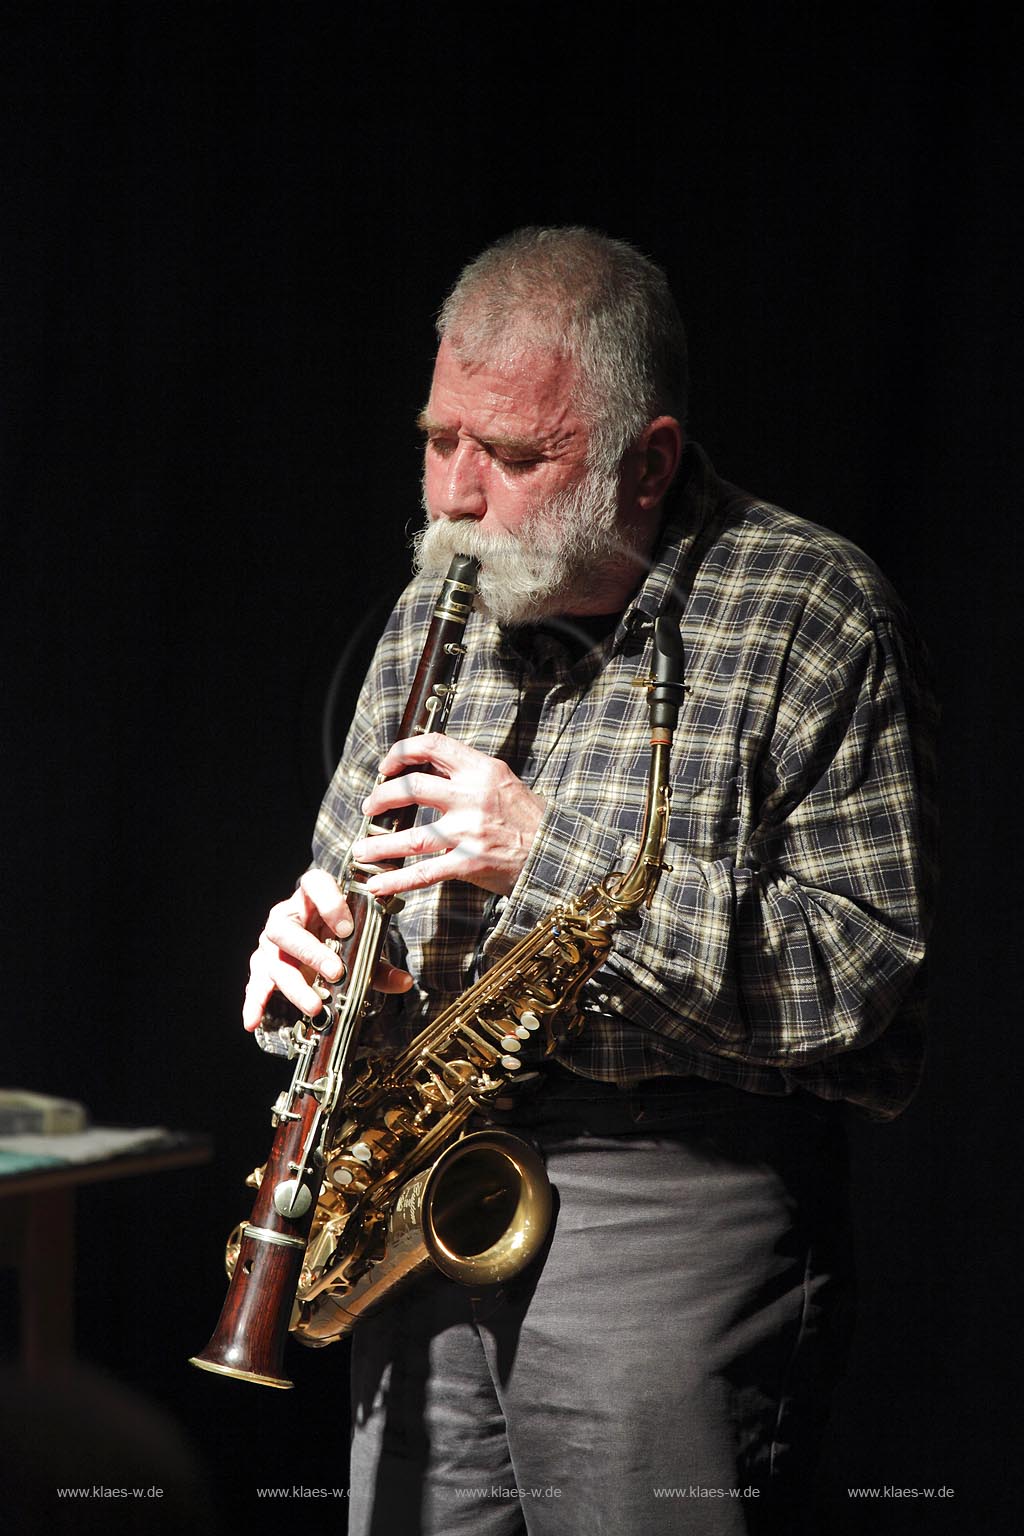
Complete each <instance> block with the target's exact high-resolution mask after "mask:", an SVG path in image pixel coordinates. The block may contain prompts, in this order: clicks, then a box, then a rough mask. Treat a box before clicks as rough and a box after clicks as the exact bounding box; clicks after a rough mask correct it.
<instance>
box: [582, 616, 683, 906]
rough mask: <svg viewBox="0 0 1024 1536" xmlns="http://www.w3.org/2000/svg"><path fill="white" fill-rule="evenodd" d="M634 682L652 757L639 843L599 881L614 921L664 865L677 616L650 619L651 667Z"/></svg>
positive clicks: (676, 694)
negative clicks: (641, 693)
mask: <svg viewBox="0 0 1024 1536" xmlns="http://www.w3.org/2000/svg"><path fill="white" fill-rule="evenodd" d="M638 686H640V687H644V688H646V690H647V705H648V710H649V713H650V728H651V735H650V743H651V757H650V767H649V770H648V775H647V798H646V801H645V804H644V819H643V829H642V831H641V833H640V847H639V849H638V851H637V854H636V857H635V858H634V860H633V863H632V864H631V865H630V867H629V868H628V869H627V870H625V871H624V872H622V873H616V874H612V875H608V876H607V878H606V879H605V880H604V881H603V882H602V885H601V890H602V893H603V895H604V897H605V898H606V900H607V901H608V903H609V905H610V906H611V908H612V912H613V914H614V920H615V921H616V922H621V920H622V919H623V918H624V917H628V916H629V915H631V914H632V913H634V912H638V911H639V910H640V908H641V907H644V906H646V907H649V906H650V904H651V902H652V901H653V900H654V893H655V891H656V890H657V887H658V881H659V880H660V879H661V876H662V873H663V872H664V871H665V870H666V869H667V868H668V866H667V865H666V863H665V857H664V856H665V844H666V843H667V841H668V818H669V809H670V801H671V797H672V790H671V786H670V767H671V759H672V738H673V735H674V732H675V728H676V723H677V721H678V719H679V709H680V706H681V704H682V701H683V695H684V694H685V692H686V685H685V684H684V682H683V642H682V637H681V635H680V633H679V624H678V620H675V619H672V618H670V617H669V616H668V615H667V614H662V615H661V616H660V617H659V618H657V619H655V621H654V669H653V672H652V673H651V675H650V676H649V677H646V678H641V679H638Z"/></svg>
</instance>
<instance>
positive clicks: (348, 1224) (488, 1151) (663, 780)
mask: <svg viewBox="0 0 1024 1536" xmlns="http://www.w3.org/2000/svg"><path fill="white" fill-rule="evenodd" d="M654 655H655V668H654V674H653V676H651V677H650V678H645V679H640V680H638V682H639V685H640V686H643V687H646V688H647V690H648V696H649V707H650V720H651V735H650V744H651V758H650V769H649V775H648V785H647V799H646V805H645V810H644V823H643V829H642V831H641V835H640V847H639V849H638V851H637V853H636V856H635V858H634V860H633V862H632V864H631V866H630V868H629V869H628V870H626V871H625V872H616V873H612V874H609V875H606V876H605V878H604V879H603V880H601V881H600V882H599V883H598V884H597V885H595V886H592V887H591V888H590V889H589V890H587V891H586V892H584V893H583V894H582V895H580V896H577V897H574V898H572V899H570V900H568V901H566V902H565V903H564V904H563V905H560V906H558V907H556V908H555V909H554V910H553V911H551V912H549V913H548V914H547V916H545V917H544V918H543V919H542V921H541V922H540V923H538V924H537V926H536V927H535V928H534V929H533V930H532V932H530V933H528V934H527V935H526V936H525V937H524V938H522V939H521V940H520V941H519V942H518V943H517V944H515V945H514V946H513V948H512V949H511V950H510V951H509V953H508V954H507V955H505V956H504V957H503V958H502V959H501V960H499V961H497V962H496V964H495V965H494V966H492V968H491V969H490V970H489V971H487V972H486V973H485V974H484V975H483V976H482V977H481V978H480V979H479V980H478V981H477V982H475V983H474V985H473V986H471V987H469V988H468V990H467V991H465V992H463V993H462V995H461V996H460V997H459V998H458V999H457V1000H456V1001H455V1002H454V1003H453V1004H451V1006H450V1007H448V1008H446V1009H445V1010H444V1011H443V1012H442V1013H441V1014H439V1015H438V1017H437V1018H436V1019H434V1020H433V1022H432V1023H431V1024H429V1025H428V1026H427V1027H426V1029H424V1030H423V1031H422V1032H421V1033H420V1034H419V1035H417V1036H416V1037H415V1039H413V1040H412V1041H411V1042H410V1044H409V1045H408V1046H407V1047H406V1048H405V1049H404V1050H403V1051H401V1052H400V1053H399V1054H398V1055H396V1056H395V1057H393V1058H389V1059H387V1060H383V1061H378V1062H374V1063H371V1064H370V1065H369V1066H368V1067H367V1069H366V1071H365V1074H364V1076H363V1077H362V1078H361V1079H360V1080H359V1081H358V1082H357V1083H356V1084H355V1085H354V1086H353V1088H352V1090H351V1092H350V1093H349V1095H348V1097H347V1098H346V1101H345V1104H344V1110H343V1112H344V1119H343V1120H342V1123H341V1124H340V1126H339V1130H338V1136H337V1140H336V1143H335V1146H334V1150H333V1151H332V1153H331V1156H330V1158H329V1160H328V1163H327V1167H326V1170H325V1178H324V1187H323V1191H322V1192H321V1195H320V1201H319V1205H318V1208H317V1214H316V1217H315V1219H314V1223H313V1232H312V1235H311V1238H310V1242H309V1247H308V1249H307V1251H306V1260H305V1263H304V1265H303V1269H302V1274H301V1276H300V1280H299V1285H298V1291H297V1296H296V1308H295V1312H294V1314H293V1319H292V1324H291V1331H292V1332H293V1333H294V1334H295V1336H296V1338H298V1339H299V1340H300V1341H301V1342H302V1343H304V1344H308V1345H310V1346H312V1347H314V1348H319V1347H322V1346H324V1345H326V1344H332V1343H334V1342H335V1341H336V1340H338V1339H341V1338H343V1337H344V1336H345V1335H346V1334H347V1333H349V1332H351V1330H352V1328H353V1327H354V1326H355V1324H356V1323H357V1322H358V1320H359V1318H360V1317H361V1316H363V1315H364V1314H365V1313H367V1312H369V1311H372V1310H375V1309H376V1308H377V1307H379V1306H380V1305H381V1304H382V1303H383V1302H385V1301H386V1300H388V1299H389V1297H390V1296H391V1295H392V1293H393V1292H394V1291H395V1290H396V1289H397V1288H398V1287H399V1286H400V1285H404V1284H405V1283H406V1282H407V1281H408V1280H410V1279H411V1278H413V1277H414V1276H415V1275H417V1274H419V1273H421V1272H423V1271H424V1270H427V1269H429V1268H430V1267H431V1266H433V1267H435V1268H437V1269H439V1270H440V1271H441V1273H442V1274H444V1275H447V1276H448V1277H449V1278H450V1279H452V1280H456V1281H458V1282H460V1283H462V1284H464V1285H472V1286H477V1285H494V1284H499V1283H501V1282H503V1281H505V1280H508V1279H511V1278H512V1277H513V1276H514V1275H516V1274H518V1273H519V1271H520V1270H522V1269H524V1268H525V1267H526V1265H527V1264H529V1262H530V1261H531V1259H533V1258H534V1256H535V1255H536V1254H537V1252H538V1251H539V1249H540V1248H541V1247H542V1245H543V1243H544V1240H545V1238H546V1236H547V1232H548V1227H549V1225H550V1221H551V1191H550V1186H549V1184H548V1180H547V1175H546V1173H545V1171H544V1166H543V1163H542V1161H541V1159H540V1157H539V1155H538V1153H537V1152H536V1151H535V1150H534V1149H533V1148H532V1147H530V1146H528V1145H527V1143H526V1142H524V1141H521V1140H520V1139H519V1138H518V1137H516V1136H512V1135H510V1134H509V1133H507V1132H501V1131H474V1132H471V1133H470V1134H468V1135H466V1134H464V1127H465V1124H466V1121H467V1120H468V1119H469V1117H470V1116H471V1115H472V1114H473V1113H474V1112H476V1111H478V1110H479V1109H480V1108H481V1107H483V1106H484V1105H486V1103H487V1102H488V1101H490V1100H493V1099H494V1098H496V1097H497V1096H498V1095H499V1094H502V1093H503V1092H504V1091H507V1090H510V1089H511V1091H513V1092H514V1091H515V1077H516V1074H517V1073H518V1072H520V1071H521V1069H522V1066H523V1065H524V1064H529V1062H530V1060H531V1058H533V1059H536V1058H537V1056H539V1055H543V1056H547V1055H550V1053H551V1052H552V1051H553V1050H554V1048H555V1046H556V1045H557V1043H558V1042H559V1040H561V1039H563V1038H565V1037H567V1036H571V1035H574V1034H576V1033H578V1032H579V1030H580V1029H581V1028H582V1023H583V1020H582V1015H581V1013H580V1010H579V1006H578V1002H579V996H580V993H581V991H582V989H583V987H584V986H585V984H586V982H587V981H588V980H589V979H590V977H591V976H593V975H594V973H595V972H596V971H597V970H599V969H600V967H601V966H602V965H603V964H604V962H605V960H606V959H607V957H608V954H609V952H610V950H611V947H612V940H613V936H614V934H615V931H616V929H617V928H620V927H621V926H622V925H623V923H625V922H627V921H628V920H629V919H630V918H631V917H633V916H634V915H635V914H637V913H638V912H639V911H640V909H641V908H642V907H645V906H646V907H649V906H650V904H651V902H652V901H653V899H654V894H655V891H656V889H657V885H658V881H659V879H660V878H661V874H662V871H663V870H664V869H665V868H666V867H667V866H666V865H665V863H664V851H665V843H666V840H667V836H668V818H669V800H670V787H669V762H670V757H671V748H672V735H673V731H674V728H675V723H676V719H677V716H678V712H679V705H680V702H681V699H682V695H683V691H684V688H683V683H682V658H683V652H682V641H681V638H680V634H679V627H678V624H677V623H674V622H673V621H672V620H671V619H669V618H667V617H662V618H659V619H657V620H656V621H655V626H654ZM533 1041H537V1042H538V1046H534V1047H533V1049H531V1048H530V1047H531V1042H533ZM524 1045H526V1046H527V1052H526V1057H525V1062H524V1055H523V1047H524Z"/></svg>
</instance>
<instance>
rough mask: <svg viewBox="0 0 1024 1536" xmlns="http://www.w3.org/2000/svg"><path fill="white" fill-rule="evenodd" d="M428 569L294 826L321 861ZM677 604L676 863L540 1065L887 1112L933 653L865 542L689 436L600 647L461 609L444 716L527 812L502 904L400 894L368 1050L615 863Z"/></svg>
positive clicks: (358, 771) (447, 995)
mask: <svg viewBox="0 0 1024 1536" xmlns="http://www.w3.org/2000/svg"><path fill="white" fill-rule="evenodd" d="M437 586H438V583H437V581H436V579H435V578H430V579H429V580H426V579H424V578H417V579H416V580H414V581H413V582H412V583H411V585H410V586H409V587H408V588H407V589H406V591H405V593H404V594H403V596H402V597H401V598H400V600H399V602H398V604H397V606H396V608H395V610H394V612H393V614H392V616H391V618H390V620H389V622H388V625H387V628H386V630H385V632H384V635H383V637H382V639H381V642H380V645H379V647H378V651H377V654H376V657H375V660H374V662H373V664H372V666H371V669H370V672H369V675H368V676H367V678H366V681H365V684H364V686H363V690H362V693H361V696H360V699H359V703H358V706H357V710H356V714H355V717H354V719H353V722H352V725H351V728H350V732H349V735H348V739H347V742H346V746H345V751H344V754H343V756H342V760H341V762H340V764H339V765H338V768H337V771H336V773H335V775H334V778H333V780H332V782H331V784H330V786H329V788H328V791H327V794H326V797H325V799H324V802H323V806H322V808H321V812H320V816H319V819H318V822H317V827H316V833H315V838H314V846H313V854H314V862H315V863H317V864H320V865H322V866H325V867H327V868H329V869H332V870H333V871H334V872H335V873H337V872H338V871H340V869H341V867H342V866H343V864H344V862H345V856H346V853H347V849H348V847H349V844H350V843H351V841H352V839H353V837H354V836H355V835H356V832H357V830H358V826H359V822H360V812H359V807H360V805H361V802H362V800H363V799H364V797H365V796H366V794H367V793H368V792H369V790H370V788H371V786H372V784H373V783H374V780H375V777H376V773H377V768H378V764H379V761H380V759H381V757H382V756H383V755H384V753H385V751H386V750H387V748H388V747H389V745H390V744H391V742H392V741H393V740H394V738H395V735H396V732H397V728H398V722H399V720H400V718H401V715H402V711H403V708H404V706H405V701H406V698H407V695H408V692H409V689H410V686H411V680H412V674H413V671H414V668H415V664H416V661H417V659H418V656H419V653H420V650H421V648H422V644H423V639H424V636H425V634H426V629H427V625H428V622H429V617H430V613H431V611H432V608H433V605H434V601H435V598H436V591H437ZM684 599H686V601H685V609H684V613H683V618H682V636H683V643H684V648H685V655H686V683H687V687H688V690H689V691H688V693H687V695H686V700H685V702H684V705H683V709H682V712H681V715H680V721H679V728H678V730H677V732H676V737H675V744H674V750H673V772H672V803H671V820H670V826H669V844H668V850H667V853H666V863H667V864H668V865H669V866H670V868H669V870H668V871H667V872H666V873H664V874H663V875H662V878H661V881H660V884H659V886H658V890H657V894H656V896H655V899H654V903H653V905H652V907H651V908H650V910H649V911H644V913H643V915H642V918H641V920H640V922H639V923H638V924H637V925H636V926H632V927H628V928H623V929H620V930H619V931H618V933H617V934H616V936H615V940H614V946H613V951H612V954H611V957H610V958H609V959H608V961H607V962H606V963H605V965H604V966H603V967H602V968H601V970H600V971H599V972H598V973H597V974H596V975H595V976H594V977H593V978H592V979H591V981H590V982H589V983H588V984H587V987H586V989H585V991H584V994H583V1007H584V1014H585V1021H586V1027H585V1029H584V1031H583V1033H582V1034H581V1035H580V1036H579V1037H576V1038H574V1039H573V1040H572V1041H571V1042H567V1043H565V1044H563V1045H561V1046H560V1047H559V1050H558V1056H559V1059H560V1060H562V1061H563V1063H564V1064H565V1065H566V1066H569V1067H571V1068H572V1069H573V1070H575V1071H577V1072H580V1073H582V1074H584V1075H585V1076H590V1077H594V1078H599V1079H604V1080H610V1081H615V1082H619V1083H623V1084H625V1083H632V1082H636V1081H638V1080H642V1079H645V1078H650V1077H656V1076H663V1075H666V1074H669V1075H690V1074H692V1075H696V1076H699V1077H702V1078H707V1079H711V1080H715V1081H720V1082H724V1083H729V1084H732V1085H733V1086H735V1087H739V1088H742V1089H746V1090H749V1091H752V1092H755V1093H773V1094H779V1093H787V1092H790V1091H792V1090H793V1089H796V1088H802V1089H804V1090H806V1091H808V1092H810V1093H812V1094H816V1095H818V1096H820V1097H822V1098H825V1099H845V1100H848V1101H850V1102H852V1103H855V1104H857V1105H859V1106H861V1107H863V1108H864V1109H866V1110H867V1111H869V1112H870V1113H871V1114H873V1115H875V1116H878V1117H882V1118H888V1117H891V1116H893V1115H896V1114H898V1113H899V1112H900V1110H901V1109H902V1108H904V1107H905V1105H906V1104H907V1102H908V1101H909V1099H910V1097H911V1096H912V1094H913V1092H914V1089H915V1087H916V1085H917V1082H918V1079H919V1076H920V1071H921V1064H922V1054H923V1052H922V1035H921V1025H922V1022H923V984H922V983H923V969H922V960H923V956H924V949H925V938H926V934H927V929H928V922H929V910H930V902H931V892H932V887H933V883H934V881H933V873H934V871H933V857H932V850H933V823H934V816H933V798H932V750H931V730H932V725H933V715H934V709H933V705H932V702H931V699H930V695H929V692H928V688H927V683H926V681H925V677H926V671H927V669H926V667H925V665H924V662H923V658H922V655H921V650H920V646H919V644H918V642H917V640H916V637H915V634H914V630H913V627H912V625H911V624H910V623H909V621H908V618H907V615H906V613H905V611H904V609H903V607H902V605H901V604H900V602H899V600H898V598H897V597H896V595H895V594H894V592H893V591H892V589H891V587H890V586H889V585H888V583H887V582H886V580H885V578H884V577H883V576H882V575H881V573H880V572H879V571H878V570H877V568H876V567H875V566H874V565H873V564H872V563H871V561H870V560H868V558H867V557H866V556H865V555H864V554H862V553H861V551H860V550H858V549H857V548H855V547H854V546H853V545H852V544H850V543H848V542H847V541H846V540H844V539H841V538H840V537H838V536H837V535H836V534H834V533H831V532H829V531H828V530H826V529H823V528H819V527H816V526H815V525H813V524H811V523H808V522H805V521H803V520H801V519H799V518H796V517H793V516H791V515H789V514H788V513H786V512H784V511H781V510H780V509H779V508H777V507H774V506H770V505H768V504H766V503H764V502H759V501H757V500H755V499H753V498H752V497H749V496H747V495H746V494H745V493H743V492H741V491H738V490H737V489H736V488H735V487H732V486H729V485H727V484H725V483H724V482H722V481H720V480H719V479H718V478H717V477H716V475H715V473H714V471H713V469H712V468H711V465H710V464H709V463H708V461H707V459H706V457H705V456H704V455H703V453H702V452H701V450H700V449H699V448H697V447H696V445H693V444H691V445H690V447H689V448H688V450H687V455H686V461H685V464H684V472H683V475H682V476H681V484H680V486H679V488H678V489H677V490H675V491H674V493H673V496H672V498H671V500H670V504H669V506H668V509H667V513H666V520H665V527H664V531H663V536H662V541H661V544H660V547H659V550H658V553H657V555H656V558H655V561H654V563H653V566H652V569H651V570H650V573H649V575H648V576H647V578H646V580H645V581H644V582H643V584H642V585H641V586H640V587H639V589H638V591H637V592H636V594H635V595H634V597H633V599H632V600H631V602H630V604H629V606H628V607H627V609H626V611H625V612H624V613H623V615H622V617H621V619H620V621H619V622H618V624H617V627H616V628H615V630H614V633H612V634H610V635H608V636H607V637H606V638H605V640H604V641H603V643H600V644H598V645H597V646H596V648H594V649H592V650H590V651H588V652H587V653H586V654H584V655H583V656H582V657H580V655H579V647H577V649H576V652H575V656H574V653H573V651H572V649H571V648H569V649H567V648H566V646H565V645H564V644H563V637H562V635H560V633H559V626H558V624H553V625H548V626H544V627H542V628H537V629H527V630H519V631H515V630H510V631H507V632H506V631H502V630H500V629H499V628H498V627H497V626H495V625H494V624H493V623H492V622H490V621H489V620H487V619H485V618H483V617H482V616H481V615H479V614H474V615H473V616H472V617H471V619H470V621H469V624H468V626H467V633H466V644H467V647H468V652H469V654H468V655H467V657H466V660H465V664H464V667H463V672H462V676H461V679H460V682H459V690H458V695H457V698H456V700H455V703H454V707H453V709H452V713H451V716H450V719H449V722H448V731H449V734H450V735H452V736H454V737H457V738H459V739H460V740H462V741H464V742H466V743H467V744H469V745H471V746H474V747H476V748H478V749H479V750H481V751H483V752H486V753H488V754H490V755H492V756H495V757H500V758H503V759H504V760H505V761H506V762H508V763H509V764H510V766H511V767H512V768H513V770H514V771H515V772H516V773H517V774H518V775H519V776H520V777H521V778H522V779H523V780H524V781H525V782H526V783H527V784H529V785H530V786H531V787H532V788H533V789H534V790H536V791H537V792H538V793H539V794H541V795H542V796H544V797H545V799H546V802H547V808H546V810H545V813H544V816H543V820H542V822H541V825H540V828H539V831H538V833H537V836H536V838H535V840H534V843H533V845H532V847H531V850H530V853H529V856H528V858H527V861H526V864H525V866H524V868H523V870H522V873H521V875H520V877H519V879H518V881H517V883H516V886H515V888H514V889H513V891H512V892H511V894H510V895H509V896H508V897H505V898H501V899H496V898H493V897H489V896H488V894H487V893H486V892H483V891H480V890H477V889H476V888H475V887H473V886H471V885H468V884H466V883H464V882H460V881H447V882H444V883H442V884H441V885H438V886H434V887H430V888H428V889H425V890H422V891H417V892H413V893H409V895H408V900H407V905H406V906H405V909H404V910H403V911H402V912H401V913H400V915H399V916H398V917H397V918H396V919H395V920H394V921H393V923H392V958H393V959H394V960H395V961H396V962H397V963H401V964H403V965H405V966H406V967H407V968H408V969H409V970H411V971H412V973H413V975H414V976H415V977H416V980H417V986H416V988H415V990H414V992H413V993H411V994H409V995H408V996H407V997H406V998H405V999H402V1000H399V1001H397V1002H391V1003H389V1004H388V1006H387V1007H386V1008H385V1009H384V1011H383V1013H382V1014H381V1015H380V1016H379V1018H378V1022H377V1023H376V1024H375V1025H374V1026H373V1029H372V1030H371V1036H370V1049H371V1050H373V1049H383V1048H386V1043H387V1042H388V1041H391V1042H392V1043H397V1042H398V1040H399V1039H402V1040H405V1039H407V1038H408V1036H409V1034H410V1033H412V1032H413V1031H414V1030H415V1029H418V1028H420V1027H422V1025H423V1022H424V1021H425V1016H426V1015H428V1014H430V1013H432V1012H434V1011H436V1010H437V1009H438V1008H440V1007H442V1006H444V1005H445V1004H447V1003H448V1002H450V1001H452V1000H453V999H454V998H455V997H456V996H457V995H458V994H459V993H460V992H461V991H463V990H464V988H465V987H466V986H467V985H468V984H469V982H470V981H471V980H472V979H473V978H474V976H475V975H476V974H477V973H478V972H479V970H480V969H481V968H483V969H485V968H486V967H487V966H489V965H490V964H492V963H493V962H494V961H495V960H497V959H499V958H500V956H501V955H503V954H504V953H505V952H507V950H508V949H509V948H511V946H512V945H513V944H514V943H515V942H516V941H517V940H518V939H519V938H521V937H522V936H523V935H524V934H525V933H527V932H528V931H529V930H530V929H531V928H532V927H533V926H534V925H535V924H536V923H537V922H538V921H539V920H540V919H541V918H542V917H544V915H545V914H546V913H547V912H549V911H550V910H551V909H552V907H554V906H555V905H556V904H558V903H559V902H560V901H563V900H564V899H565V898H566V897H567V896H569V895H572V894H575V893H578V892H582V891H583V890H585V889H586V888H587V887H588V886H590V885H591V884H593V883H594V882H595V881H597V880H599V879H600V878H601V877H602V876H603V875H605V874H607V873H608V872H609V871H611V870H616V869H623V868H625V867H626V866H627V865H628V863H629V861H630V858H631V855H632V853H633V852H634V851H635V850H636V848H637V846H638V835H639V828H640V823H641V820H642V815H643V808H644V801H645V787H646V779H647V771H648V759H649V747H648V729H647V710H646V704H645V697H644V694H643V693H640V692H638V691H637V690H636V689H634V688H632V687H630V682H631V680H632V678H634V677H635V676H636V675H637V674H638V673H643V672H645V671H649V670H650V633H649V632H650V619H651V618H653V617H654V616H655V615H657V614H658V613H659V612H661V611H662V609H663V608H664V607H665V606H666V605H671V604H673V603H675V605H676V607H677V608H678V606H679V605H680V603H681V602H682V601H683V600H684ZM571 622H572V621H564V624H565V627H566V628H567V629H568V628H569V627H570V626H571ZM421 815H426V816H428V817H429V816H432V815H433V813H432V812H421Z"/></svg>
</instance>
